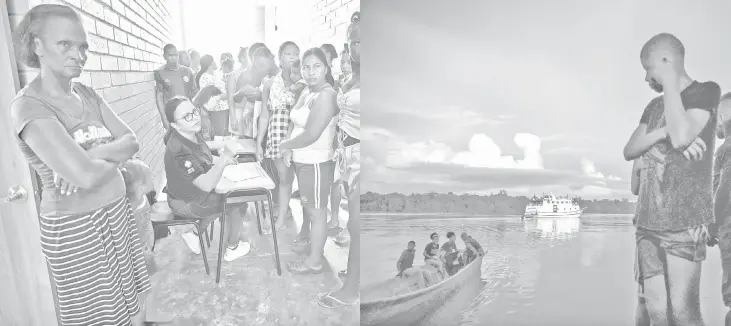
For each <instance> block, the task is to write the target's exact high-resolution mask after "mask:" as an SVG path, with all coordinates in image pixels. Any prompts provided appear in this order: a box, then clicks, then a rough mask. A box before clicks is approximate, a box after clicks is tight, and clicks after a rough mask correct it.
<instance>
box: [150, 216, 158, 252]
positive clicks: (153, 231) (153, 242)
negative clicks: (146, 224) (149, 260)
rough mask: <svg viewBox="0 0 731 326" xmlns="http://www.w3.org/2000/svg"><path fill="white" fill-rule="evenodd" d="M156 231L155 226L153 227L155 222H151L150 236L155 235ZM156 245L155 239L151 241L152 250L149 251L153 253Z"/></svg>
mask: <svg viewBox="0 0 731 326" xmlns="http://www.w3.org/2000/svg"><path fill="white" fill-rule="evenodd" d="M156 229H157V226H156V225H155V222H152V234H155V230H156ZM156 244H157V239H154V240H152V249H150V251H153V252H154V251H155V245H156Z"/></svg>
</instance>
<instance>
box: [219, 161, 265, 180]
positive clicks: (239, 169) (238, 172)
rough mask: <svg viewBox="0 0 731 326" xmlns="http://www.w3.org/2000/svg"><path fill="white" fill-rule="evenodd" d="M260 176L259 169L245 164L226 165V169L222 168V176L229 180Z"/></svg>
mask: <svg viewBox="0 0 731 326" xmlns="http://www.w3.org/2000/svg"><path fill="white" fill-rule="evenodd" d="M262 176H263V175H262V174H261V169H258V168H256V167H251V166H247V165H246V164H238V165H231V166H227V167H226V169H224V170H223V177H224V178H226V179H228V180H229V181H231V182H241V181H244V180H250V179H256V178H259V177H262Z"/></svg>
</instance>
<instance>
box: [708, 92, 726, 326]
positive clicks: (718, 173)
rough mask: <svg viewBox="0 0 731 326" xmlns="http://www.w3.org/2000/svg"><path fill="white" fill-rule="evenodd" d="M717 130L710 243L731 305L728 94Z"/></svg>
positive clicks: (719, 108) (723, 296) (719, 115)
mask: <svg viewBox="0 0 731 326" xmlns="http://www.w3.org/2000/svg"><path fill="white" fill-rule="evenodd" d="M717 130H718V138H719V139H723V144H721V146H719V147H718V149H717V150H716V157H715V161H714V163H713V192H714V200H713V211H714V213H715V214H714V215H715V218H716V222H715V223H713V224H711V226H709V232H710V234H711V241H710V242H709V245H711V246H713V245H715V244H716V243H718V245H719V249H720V250H721V266H722V268H723V282H722V283H721V296H722V298H723V304H724V305H726V306H727V307H731V280H730V279H729V278H730V277H731V142H729V141H728V140H727V136H728V135H731V93H726V94H724V95H723V96H722V97H721V102H720V104H719V105H718V127H717ZM726 325H731V311H729V312H727V313H726Z"/></svg>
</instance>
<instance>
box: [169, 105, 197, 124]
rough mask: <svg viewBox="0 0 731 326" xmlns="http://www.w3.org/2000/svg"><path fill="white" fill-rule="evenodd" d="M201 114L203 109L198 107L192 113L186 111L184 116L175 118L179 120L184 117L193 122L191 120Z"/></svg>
mask: <svg viewBox="0 0 731 326" xmlns="http://www.w3.org/2000/svg"><path fill="white" fill-rule="evenodd" d="M200 115H201V110H200V109H198V108H195V109H193V111H191V112H190V113H186V114H185V115H184V116H183V117H182V118H179V119H175V120H176V121H177V120H181V119H182V120H185V121H188V122H191V121H193V117H198V116H200Z"/></svg>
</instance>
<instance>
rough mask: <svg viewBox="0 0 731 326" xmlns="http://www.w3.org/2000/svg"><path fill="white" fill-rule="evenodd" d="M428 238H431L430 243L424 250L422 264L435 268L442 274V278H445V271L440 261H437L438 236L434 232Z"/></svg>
mask: <svg viewBox="0 0 731 326" xmlns="http://www.w3.org/2000/svg"><path fill="white" fill-rule="evenodd" d="M429 237H430V238H431V242H429V243H428V244H427V245H426V247H425V248H424V263H426V264H427V265H431V266H434V267H436V269H437V270H438V271H439V273H441V274H442V277H445V278H446V277H447V271H446V269H445V267H444V264H442V261H441V260H439V234H437V233H436V232H434V233H432V234H431V236H429Z"/></svg>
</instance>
